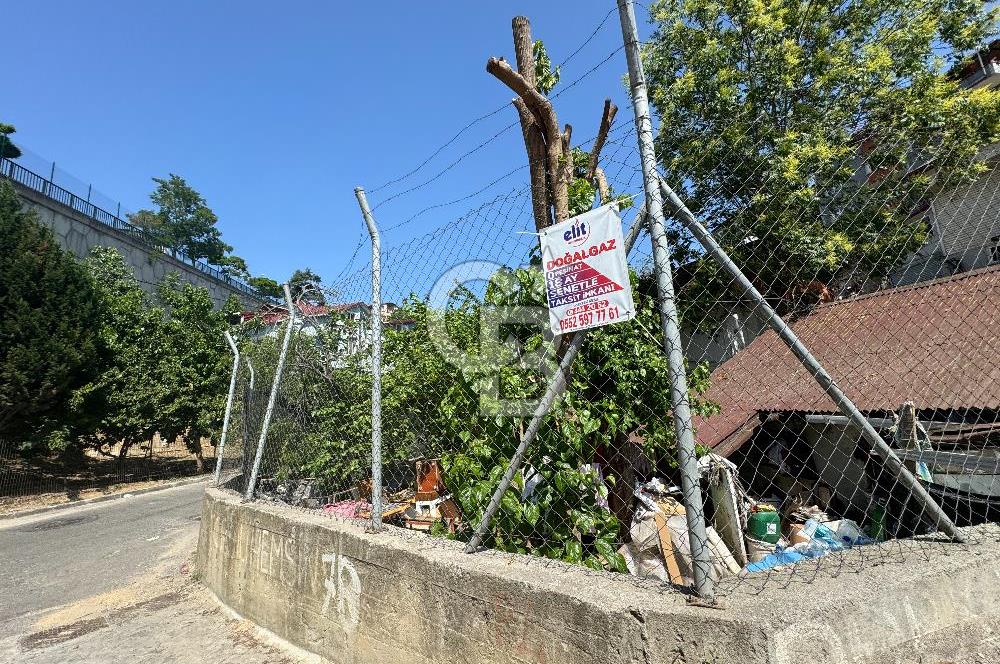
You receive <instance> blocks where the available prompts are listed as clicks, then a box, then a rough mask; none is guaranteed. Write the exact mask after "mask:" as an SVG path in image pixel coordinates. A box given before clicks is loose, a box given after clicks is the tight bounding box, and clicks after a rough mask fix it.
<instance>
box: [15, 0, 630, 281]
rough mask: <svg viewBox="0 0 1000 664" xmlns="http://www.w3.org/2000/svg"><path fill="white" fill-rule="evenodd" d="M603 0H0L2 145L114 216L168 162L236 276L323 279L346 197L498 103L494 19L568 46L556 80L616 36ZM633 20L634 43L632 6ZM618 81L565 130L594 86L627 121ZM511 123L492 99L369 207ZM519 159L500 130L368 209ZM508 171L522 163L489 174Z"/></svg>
mask: <svg viewBox="0 0 1000 664" xmlns="http://www.w3.org/2000/svg"><path fill="white" fill-rule="evenodd" d="M614 7H615V3H614V1H613V0H573V1H572V2H571V1H568V0H564V1H559V2H524V1H518V2H500V3H484V2H475V3H458V2H454V3H443V2H421V3H416V2H393V1H389V2H339V1H338V2H302V1H300V0H290V1H287V2H282V3H273V2H268V3H264V2H258V1H256V0H249V1H245V2H234V1H224V2H223V1H213V2H204V1H203V0H200V1H198V0H177V1H175V2H170V3H148V2H126V1H118V2H108V1H100V0H95V1H94V2H78V1H69V0H54V1H48V2H15V3H7V5H6V6H5V7H4V11H3V13H4V24H5V25H4V30H3V33H4V36H3V39H2V45H3V47H2V52H3V53H4V56H3V58H4V61H5V65H4V82H3V91H4V92H3V97H2V98H0V119H2V120H3V121H5V122H10V123H12V124H15V125H16V126H17V129H18V132H17V134H16V136H15V142H17V143H19V144H21V145H23V146H24V147H26V148H29V149H30V150H32V151H34V152H36V153H38V154H40V155H42V156H44V157H46V158H48V159H53V160H55V161H56V162H57V163H58V164H59V166H60V168H62V169H65V170H66V171H68V172H70V173H72V174H74V175H76V176H77V177H79V178H81V179H83V180H86V181H89V182H92V183H93V185H94V187H95V189H99V190H100V191H102V192H104V193H106V194H108V195H109V196H111V197H114V198H115V199H116V200H120V201H121V202H122V205H123V206H124V207H126V208H129V209H136V208H139V207H143V206H146V205H148V198H147V197H148V194H149V192H150V190H151V189H152V182H151V180H150V178H151V177H153V176H165V175H166V174H167V173H170V172H173V173H177V174H179V175H181V176H183V177H184V178H186V179H187V180H188V182H189V183H190V184H191V185H193V186H194V187H195V188H196V189H198V190H199V191H200V192H201V193H202V194H203V195H204V196H205V197H206V198H207V199H208V202H209V205H210V206H211V207H212V208H213V209H214V210H215V211H216V213H217V214H218V215H219V218H220V224H219V225H220V228H221V229H222V232H223V237H224V239H225V240H226V241H227V242H228V243H229V244H231V245H233V246H234V247H235V253H237V254H239V255H241V256H243V257H244V258H246V259H247V261H248V262H249V264H250V268H251V272H252V273H254V274H266V275H268V276H271V277H273V278H275V279H278V280H279V281H281V280H283V279H285V278H286V277H287V276H288V274H289V273H290V272H291V271H292V270H293V269H295V268H297V267H306V266H308V267H311V268H312V269H313V270H315V271H317V272H319V273H320V274H321V275H323V276H324V277H325V278H326V279H327V280H329V279H330V278H331V277H332V276H334V275H336V274H337V273H338V272H339V271H340V270H341V269H342V268H343V266H344V265H345V262H346V261H347V259H348V258H349V256H350V255H351V253H352V252H353V251H354V249H355V247H356V246H357V243H358V239H359V233H361V231H362V229H363V226H362V220H361V217H360V214H359V212H358V207H357V204H356V201H355V199H354V195H353V188H354V187H355V186H356V185H362V186H365V187H367V188H369V189H373V188H375V187H376V186H377V185H379V184H382V183H383V182H385V181H386V180H389V179H391V178H393V177H394V176H397V175H400V174H403V173H406V172H407V171H409V170H411V169H412V168H413V167H415V166H416V165H417V164H419V163H420V162H421V161H423V160H424V159H425V158H426V157H427V156H429V155H430V153H432V152H433V151H434V150H435V149H436V148H437V147H439V146H440V145H441V144H442V143H444V142H445V141H447V140H448V139H449V138H451V137H452V136H453V135H454V134H455V133H456V132H457V131H458V129H460V128H461V127H462V126H464V125H466V124H467V123H468V122H470V121H471V120H472V119H474V118H476V117H478V116H480V115H482V114H484V113H485V112H487V111H490V110H493V109H495V108H497V107H499V106H501V105H502V104H504V103H505V101H507V100H509V98H510V97H511V94H510V93H509V91H508V90H507V89H506V88H504V87H503V86H502V85H501V84H500V83H499V82H498V81H496V80H495V79H493V78H492V77H491V76H489V75H488V74H487V73H486V72H485V63H486V59H487V58H488V57H489V56H490V55H503V56H506V57H507V58H508V60H513V49H512V46H511V34H510V19H511V17H513V16H514V15H517V14H525V15H527V16H528V17H529V18H530V19H531V20H532V25H533V29H534V34H535V36H536V38H541V39H543V40H545V42H546V45H547V47H548V49H549V52H550V55H551V56H552V59H553V61H555V62H560V61H562V60H564V59H565V58H566V57H568V56H569V55H570V53H571V52H572V51H574V50H576V49H577V48H579V47H580V46H581V45H582V46H583V48H582V50H581V51H580V52H579V53H578V54H576V55H575V56H574V57H573V59H572V60H571V61H570V62H569V64H568V65H567V66H566V67H565V69H564V70H563V81H564V82H569V81H571V80H573V79H576V78H577V77H579V76H580V75H582V74H584V73H586V72H588V71H589V70H590V69H591V68H593V67H595V66H596V65H598V63H600V62H601V60H603V59H604V58H606V57H607V56H608V55H609V54H611V53H612V51H614V50H615V49H617V48H619V47H620V46H621V31H620V27H619V24H618V17H617V12H613V10H614ZM609 12H612V13H611V15H610V16H607V15H608V13H609ZM637 16H638V18H639V23H640V32H641V33H642V36H643V37H645V36H646V35H647V34H648V32H649V30H650V26H649V25H648V15H647V13H646V11H645V9H644V8H643V7H642V6H639V7H637ZM605 17H607V20H606V22H605V23H604V26H603V27H602V28H601V30H600V31H599V33H598V34H597V36H596V37H595V38H594V39H592V40H590V41H589V42H588V41H587V37H588V36H589V35H590V34H591V33H592V32H593V31H594V29H595V28H596V27H597V26H598V25H599V24H600V23H601V21H602V20H604V19H605ZM624 72H625V58H624V53H623V52H621V51H619V52H618V53H616V54H615V55H614V56H613V57H612V58H611V59H610V60H609V61H608V62H606V63H604V64H603V65H602V66H600V67H598V68H597V69H596V70H594V71H593V72H592V73H590V74H589V75H588V76H587V77H586V78H585V79H584V80H583V81H581V82H580V83H579V84H577V85H575V86H573V87H572V88H570V89H568V90H566V92H564V93H563V95H562V96H561V97H560V98H559V99H558V100H557V102H556V107H557V110H558V112H559V115H560V120H561V121H563V122H569V123H571V124H573V125H574V127H575V129H576V131H575V134H574V137H575V138H578V139H583V138H587V137H590V136H592V135H593V134H594V132H595V131H596V127H597V123H598V120H599V117H600V108H601V104H602V101H603V99H604V97H606V96H611V97H612V98H614V99H615V101H616V102H617V103H618V105H619V106H620V107H621V110H620V113H619V120H620V121H621V120H625V121H628V122H631V108H630V106H629V104H628V97H627V92H626V90H625V88H624V86H623V83H622V76H623V74H624ZM557 90H558V89H557ZM514 119H515V113H514V110H513V109H512V108H508V109H505V110H504V111H502V112H501V113H499V114H498V115H496V116H494V117H492V118H490V119H489V120H486V121H484V122H482V123H480V124H478V125H477V126H475V127H474V128H472V129H471V130H470V131H469V132H467V133H466V134H464V135H463V136H462V137H461V138H460V139H459V140H458V141H456V143H455V144H454V145H452V146H450V147H449V148H448V149H447V150H445V151H444V152H443V153H442V154H441V155H439V156H438V157H437V158H436V159H435V160H434V161H432V162H431V163H430V164H428V165H427V166H426V167H424V169H423V170H422V171H420V172H419V173H417V174H416V175H414V176H413V177H412V178H410V179H408V180H407V181H405V182H403V183H400V184H399V185H397V186H395V187H393V188H387V189H385V190H383V191H379V192H377V193H374V194H373V195H372V196H371V197H370V198H371V200H372V203H373V204H377V203H379V201H381V200H384V199H385V198H386V197H387V196H389V195H391V194H392V193H395V192H398V191H401V190H403V189H406V188H408V187H409V186H413V185H415V184H419V183H421V182H423V181H424V180H426V179H427V178H428V177H429V176H431V175H434V174H435V173H437V172H438V171H440V170H441V169H443V168H445V167H446V166H447V165H448V164H449V163H451V162H452V161H453V160H454V159H455V158H456V157H457V156H458V155H460V154H462V153H464V152H466V151H468V150H470V149H472V148H474V147H476V146H477V145H479V144H480V143H482V142H483V141H485V140H487V139H488V138H490V137H492V136H493V135H494V134H496V132H498V131H499V130H500V129H501V128H502V127H504V126H505V125H506V124H508V123H509V122H511V121H513V120H514ZM524 160H525V156H524V150H523V145H522V142H521V136H520V132H519V130H517V129H516V128H515V129H513V130H511V131H507V132H506V133H505V134H503V135H502V136H500V137H499V138H498V139H497V140H496V141H494V142H492V143H491V144H490V145H489V147H488V148H486V149H484V150H481V151H479V152H477V153H476V154H475V155H473V156H471V157H469V158H467V159H466V160H465V161H463V162H462V163H461V164H460V165H459V166H458V167H456V168H453V169H451V170H450V171H449V172H448V173H446V174H445V175H444V176H443V177H441V178H439V179H437V180H436V181H434V183H433V184H432V185H429V186H426V187H423V188H422V189H420V190H418V191H416V192H413V193H411V194H407V195H405V196H401V197H399V198H396V199H394V200H392V201H389V202H388V203H386V204H385V205H382V206H380V207H379V208H377V210H376V216H377V217H378V220H379V222H380V223H381V224H382V225H383V226H386V227H389V226H392V225H394V224H396V223H399V222H400V221H403V220H404V219H408V218H409V217H411V216H412V215H413V214H414V213H416V212H418V211H420V210H422V209H424V208H425V207H427V206H430V205H435V204H438V203H442V202H446V201H450V200H453V199H455V198H459V197H461V196H463V195H465V194H468V193H470V192H472V191H475V190H477V189H479V188H481V187H482V186H483V185H485V184H486V183H488V182H490V181H492V180H493V179H495V178H496V177H498V176H499V175H502V174H503V173H506V172H508V171H510V170H511V169H512V168H514V167H516V166H519V165H522V164H524ZM518 178H520V181H519V180H518ZM525 180H526V175H524V174H523V173H522V174H520V175H518V176H516V177H515V178H514V179H510V180H508V181H506V182H509V183H510V185H513V184H524V181H525ZM469 205H470V203H468V202H466V203H465V204H464V206H463V204H456V205H453V206H450V207H446V208H440V209H436V210H434V211H432V212H430V213H427V214H424V215H422V216H420V217H419V218H418V219H416V220H415V221H413V222H412V223H410V224H407V225H406V226H404V227H402V228H400V229H398V230H395V231H392V232H390V233H388V234H387V237H386V239H385V241H386V244H387V245H388V246H392V245H393V244H398V243H399V242H402V241H404V240H406V239H407V238H409V237H413V236H414V235H416V234H419V233H422V232H426V231H427V230H429V229H431V228H434V227H437V226H439V225H441V224H442V223H445V222H447V221H450V220H452V219H454V218H455V217H457V216H458V215H460V214H461V213H462V212H463V211H465V210H466V209H468V207H469ZM528 224H530V219H528V218H526V219H525V227H527V225H528Z"/></svg>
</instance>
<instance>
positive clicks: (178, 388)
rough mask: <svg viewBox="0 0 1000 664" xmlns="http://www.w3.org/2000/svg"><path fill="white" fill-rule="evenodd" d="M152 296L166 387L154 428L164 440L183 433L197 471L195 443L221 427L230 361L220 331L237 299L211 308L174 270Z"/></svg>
mask: <svg viewBox="0 0 1000 664" xmlns="http://www.w3.org/2000/svg"><path fill="white" fill-rule="evenodd" d="M158 295H159V300H160V302H161V303H162V304H163V305H164V307H165V308H166V316H165V318H164V320H163V332H162V334H163V339H164V347H165V353H164V356H163V358H164V361H163V362H162V363H161V365H160V367H159V373H160V380H162V381H164V382H165V383H166V384H167V385H169V386H170V387H171V389H170V392H169V393H168V397H169V398H168V400H167V402H166V403H165V404H164V406H163V409H162V410H161V412H160V414H159V431H160V433H161V434H162V435H165V436H166V437H167V439H169V440H172V439H174V438H176V437H178V436H181V437H183V438H184V440H185V442H186V444H187V446H188V449H190V450H191V452H192V453H193V454H194V455H195V459H196V460H197V462H198V470H199V471H201V470H203V469H204V460H203V456H202V444H201V441H202V439H203V438H212V437H213V436H214V435H215V433H216V432H218V431H219V430H220V429H221V427H222V415H223V412H224V410H225V398H226V393H227V390H228V387H229V371H230V368H231V365H232V355H231V354H230V352H229V349H228V346H227V345H226V342H225V340H224V338H223V333H224V332H225V331H226V330H227V329H228V328H229V319H230V318H231V316H232V315H233V314H235V313H237V312H238V311H239V301H238V300H237V299H236V297H235V296H231V297H230V298H229V300H228V301H227V303H226V305H225V306H223V307H222V308H221V309H219V308H216V307H215V305H214V303H213V301H212V297H211V295H210V294H209V292H208V290H207V289H205V288H201V287H197V286H193V285H191V284H189V283H185V282H182V281H181V280H180V278H179V277H178V276H177V275H176V274H170V275H168V276H167V278H166V279H165V280H164V281H163V283H161V284H160V287H159V288H158Z"/></svg>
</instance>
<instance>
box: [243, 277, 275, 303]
mask: <svg viewBox="0 0 1000 664" xmlns="http://www.w3.org/2000/svg"><path fill="white" fill-rule="evenodd" d="M247 283H249V284H250V285H251V286H253V287H254V288H256V289H257V292H258V293H260V294H261V295H264V296H266V297H277V298H280V297H281V296H282V295H283V294H284V293H283V291H282V289H281V284H279V283H278V282H277V281H275V280H274V279H271V278H270V277H264V276H261V277H250V278H249V279H248V280H247Z"/></svg>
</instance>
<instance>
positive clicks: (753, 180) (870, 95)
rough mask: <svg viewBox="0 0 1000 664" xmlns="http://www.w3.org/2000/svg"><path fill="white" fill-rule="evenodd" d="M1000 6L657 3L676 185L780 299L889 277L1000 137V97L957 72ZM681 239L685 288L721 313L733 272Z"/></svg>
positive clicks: (654, 55)
mask: <svg viewBox="0 0 1000 664" xmlns="http://www.w3.org/2000/svg"><path fill="white" fill-rule="evenodd" d="M990 6H991V5H989V4H988V3H985V2H982V1H980V0H969V1H968V2H957V3H956V2H950V1H948V0H933V1H932V2H929V3H928V2H919V3H913V2H906V1H905V0H888V1H885V0H878V1H876V0H854V1H851V2H847V3H843V2H833V1H828V2H799V1H798V0H765V1H764V2H758V3H745V2H737V1H735V0H722V1H721V2H716V1H714V0H660V1H658V2H656V3H655V4H654V5H653V6H652V11H651V15H652V17H653V20H654V21H655V23H656V25H657V29H656V32H655V33H654V35H653V37H652V39H651V40H650V42H649V43H648V44H647V46H646V48H645V52H644V60H645V64H646V71H647V76H648V83H649V86H650V91H651V99H652V102H653V104H654V106H655V108H656V110H657V112H658V113H659V115H660V118H661V123H660V134H659V136H658V137H657V145H656V147H657V152H658V155H659V159H660V161H661V164H662V167H663V170H664V173H665V175H666V178H667V180H668V181H669V182H670V183H671V184H672V186H674V187H676V188H677V189H678V190H679V192H680V193H681V194H682V195H683V197H684V198H685V200H686V201H687V202H688V204H689V206H690V207H691V208H692V209H693V210H694V211H695V212H696V213H697V214H699V215H700V217H701V218H702V219H704V220H706V221H707V222H709V223H710V225H711V227H712V230H714V231H715V233H716V236H717V238H718V239H719V240H720V242H721V243H722V244H723V245H724V246H725V247H726V248H727V249H728V250H729V251H730V252H731V253H732V255H733V257H734V258H735V259H736V261H737V262H738V263H739V264H740V265H741V266H742V267H743V268H744V270H745V271H746V272H747V273H748V275H749V276H750V277H751V278H752V279H753V280H754V281H755V283H756V285H757V286H758V288H759V289H760V290H761V291H762V292H764V294H765V295H766V296H767V297H769V298H771V299H772V300H777V301H779V302H780V301H782V300H786V299H788V294H789V293H790V292H794V291H795V289H796V288H798V287H801V286H802V285H804V284H806V283H808V282H810V281H812V280H818V281H820V282H822V283H823V284H827V285H829V286H830V287H831V289H832V290H834V291H835V292H839V293H845V292H851V291H853V290H857V289H861V288H865V282H868V283H871V282H877V281H878V280H879V279H881V278H882V277H884V275H886V274H887V273H888V272H889V271H891V270H892V268H893V267H895V266H896V265H898V264H899V263H900V261H901V260H902V259H903V258H904V257H905V256H906V255H908V254H909V252H911V251H913V250H914V249H916V248H917V247H919V246H920V245H921V244H922V243H923V242H924V241H925V240H926V237H927V228H926V225H925V223H924V222H923V221H921V220H920V218H919V217H918V216H915V214H914V213H915V212H917V211H919V210H920V209H921V207H922V206H926V203H927V201H928V200H929V199H930V198H932V197H933V196H934V194H935V193H936V192H938V191H940V190H941V189H943V188H948V187H952V186H955V185H956V184H960V183H962V182H965V181H968V180H969V179H971V178H973V177H975V176H976V175H977V174H978V173H980V172H981V170H982V168H983V166H982V165H981V164H979V163H977V162H976V160H975V156H976V153H977V151H978V150H979V149H980V148H981V147H982V146H983V145H984V144H987V143H990V142H992V141H995V140H997V139H998V138H1000V134H998V128H1000V124H998V119H1000V92H997V91H996V90H989V89H978V90H966V89H963V88H962V87H961V86H960V85H959V83H958V82H957V81H955V80H953V79H952V78H950V77H949V76H948V71H947V67H948V65H949V64H950V63H953V62H955V61H956V60H957V59H959V58H961V57H962V56H963V55H964V54H967V53H968V52H969V50H970V49H972V48H973V47H975V46H977V45H978V44H980V43H981V42H982V40H983V39H984V38H985V37H986V36H988V35H990V34H992V33H993V32H994V30H995V24H996V11H995V9H990V8H988V7H990ZM859 162H866V163H867V165H868V166H869V167H870V168H871V169H872V171H873V172H872V174H871V175H870V176H868V177H865V174H866V172H862V173H861V174H860V176H859V173H858V169H859V165H860V163H859ZM914 162H916V163H919V164H922V165H923V166H924V167H923V168H921V169H919V170H916V169H913V168H912V166H913V164H914ZM673 235H674V239H675V241H676V243H677V244H678V247H679V249H680V250H679V251H678V253H677V258H678V260H679V261H680V262H688V261H697V262H696V263H695V265H694V267H693V269H692V270H691V271H692V272H694V273H695V279H694V280H693V283H692V284H690V286H689V289H688V292H687V293H686V295H687V297H686V298H680V299H681V301H682V303H684V301H685V300H686V303H687V304H688V307H689V309H688V316H689V319H692V318H693V319H694V320H701V319H703V318H706V317H707V318H708V319H709V320H710V319H711V315H712V311H711V307H712V304H713V303H714V302H715V301H716V299H717V297H718V295H719V293H720V292H723V290H724V289H725V286H726V285H725V282H724V280H723V279H721V278H720V277H719V276H718V275H717V272H716V270H715V269H714V267H713V266H712V265H711V264H709V262H708V261H706V260H704V259H703V258H701V254H700V253H699V252H698V251H697V250H695V249H694V248H692V247H691V245H690V238H689V237H688V236H687V235H686V234H685V233H684V232H683V231H682V230H680V229H679V228H674V229H673ZM685 248H686V249H687V251H686V252H685V251H683V249H685Z"/></svg>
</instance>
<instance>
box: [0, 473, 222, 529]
mask: <svg viewBox="0 0 1000 664" xmlns="http://www.w3.org/2000/svg"><path fill="white" fill-rule="evenodd" d="M210 478H211V473H209V474H207V475H198V476H196V477H186V478H184V479H182V480H175V481H173V482H167V483H165V484H158V485H156V486H148V487H144V488H142V489H136V490H134V491H122V492H121V493H109V494H108V495H106V496H94V497H93V498H81V499H79V500H71V501H69V502H67V503H58V504H56V505H46V506H45V507H38V508H35V509H30V510H25V511H23V512H11V513H9V514H0V522H3V521H5V520H8V519H20V518H21V517H26V516H37V515H39V514H48V513H49V512H58V511H59V510H64V509H68V508H70V507H79V506H81V505H93V504H94V503H103V502H107V501H109V500H120V499H122V498H126V497H130V496H141V495H143V494H146V493H154V492H156V491H164V490H166V489H173V488H176V487H179V486H187V485H188V484H197V483H198V482H208V480H209V479H210Z"/></svg>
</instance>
